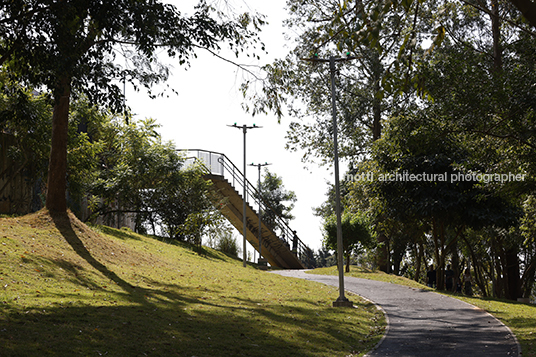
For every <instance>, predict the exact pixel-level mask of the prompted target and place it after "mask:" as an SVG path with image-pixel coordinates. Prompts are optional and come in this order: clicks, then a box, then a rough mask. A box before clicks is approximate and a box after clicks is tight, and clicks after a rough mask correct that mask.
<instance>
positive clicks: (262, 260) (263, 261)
mask: <svg viewBox="0 0 536 357" xmlns="http://www.w3.org/2000/svg"><path fill="white" fill-rule="evenodd" d="M268 165H271V164H269V163H267V162H265V163H264V164H249V166H257V167H258V168H259V181H258V184H257V186H258V189H257V191H258V192H259V212H258V213H259V260H258V262H257V263H258V264H259V266H261V269H263V268H262V267H265V266H266V261H265V260H264V259H262V234H261V224H262V211H261V200H262V197H261V167H263V166H268Z"/></svg>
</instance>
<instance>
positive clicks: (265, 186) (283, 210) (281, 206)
mask: <svg viewBox="0 0 536 357" xmlns="http://www.w3.org/2000/svg"><path fill="white" fill-rule="evenodd" d="M261 197H262V199H263V201H264V202H265V203H266V204H268V207H270V208H271V209H270V210H269V211H267V212H263V213H262V217H263V222H264V223H265V224H267V225H268V226H269V227H272V228H274V227H276V224H275V221H276V219H277V217H280V218H282V219H283V220H284V221H286V222H288V221H290V220H292V219H294V216H293V215H292V213H291V211H292V209H293V208H294V202H296V200H297V198H296V194H295V193H294V191H287V190H286V189H285V186H284V185H283V179H282V178H281V177H279V176H277V175H276V174H272V173H271V172H270V171H268V169H265V173H264V176H263V180H262V181H261Z"/></svg>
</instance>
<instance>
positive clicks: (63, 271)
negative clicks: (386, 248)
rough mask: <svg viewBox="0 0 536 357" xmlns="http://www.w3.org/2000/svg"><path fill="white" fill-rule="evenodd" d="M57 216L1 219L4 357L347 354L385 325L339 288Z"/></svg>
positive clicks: (364, 346) (364, 347) (373, 339)
mask: <svg viewBox="0 0 536 357" xmlns="http://www.w3.org/2000/svg"><path fill="white" fill-rule="evenodd" d="M100 230H101V232H100V233H97V232H95V231H94V230H91V229H89V228H88V227H86V226H85V225H84V224H82V223H80V222H79V221H78V220H77V219H76V218H74V217H73V216H69V217H67V216H64V217H55V218H52V217H51V216H50V215H49V214H48V213H47V212H44V211H41V212H39V213H36V214H33V215H28V216H24V217H20V218H3V219H0V346H2V350H1V353H0V354H1V355H2V356H75V355H82V356H93V355H94V356H98V355H105V354H107V355H109V356H145V355H152V356H164V355H165V356H241V355H245V356H291V355H292V356H346V355H349V354H353V353H355V354H356V355H358V354H363V353H364V352H366V351H368V350H369V349H371V348H372V347H373V346H374V345H375V344H376V343H377V342H378V340H379V339H380V337H381V335H382V333H383V326H384V319H383V316H382V314H380V313H379V312H378V311H377V310H376V309H375V308H374V307H373V306H372V305H370V304H368V303H366V302H363V301H362V300H358V299H357V298H356V297H353V298H352V300H354V301H358V302H357V303H356V305H357V307H358V308H357V309H333V308H331V307H330V306H331V303H332V301H334V300H335V299H336V297H337V296H338V294H337V291H336V289H335V288H332V287H328V286H324V285H321V284H316V283H313V282H308V281H301V280H296V279H290V278H284V277H281V276H277V275H273V274H269V273H267V272H263V271H259V270H256V269H255V268H254V267H248V268H246V269H244V268H243V267H242V266H241V261H238V260H236V259H233V258H230V257H228V256H226V255H224V254H222V253H220V252H217V251H212V250H207V255H206V256H204V257H200V256H198V255H197V254H196V253H195V252H193V251H192V250H191V249H190V248H189V247H187V246H178V245H169V244H164V243H162V242H160V241H158V240H155V239H152V238H148V237H143V236H140V235H136V234H134V233H132V232H128V231H123V230H114V229H110V228H105V227H102V228H100Z"/></svg>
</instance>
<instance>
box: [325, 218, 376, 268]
mask: <svg viewBox="0 0 536 357" xmlns="http://www.w3.org/2000/svg"><path fill="white" fill-rule="evenodd" d="M341 224H342V237H343V252H344V253H343V254H344V255H345V257H346V272H347V273H348V272H349V271H350V255H351V254H352V252H353V251H354V250H356V249H359V247H367V248H370V247H371V246H372V235H371V233H370V224H369V222H368V219H367V217H366V216H365V215H363V214H360V213H357V214H351V213H347V212H345V213H344V214H343V215H342V219H341ZM324 246H325V247H326V248H328V249H332V250H335V251H337V217H336V216H335V215H332V216H329V217H328V218H327V219H326V220H325V221H324Z"/></svg>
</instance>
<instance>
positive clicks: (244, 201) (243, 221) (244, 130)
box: [242, 124, 248, 268]
mask: <svg viewBox="0 0 536 357" xmlns="http://www.w3.org/2000/svg"><path fill="white" fill-rule="evenodd" d="M242 130H243V132H244V182H243V189H244V191H243V192H244V195H243V197H244V198H243V200H242V201H243V205H242V223H243V224H244V229H243V231H244V233H243V238H244V239H243V241H244V244H243V246H244V251H243V253H242V262H243V265H244V268H245V267H246V255H247V250H246V233H247V231H246V200H247V197H246V194H247V192H246V132H247V131H248V129H247V127H246V125H245V124H244V125H243V126H242Z"/></svg>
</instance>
